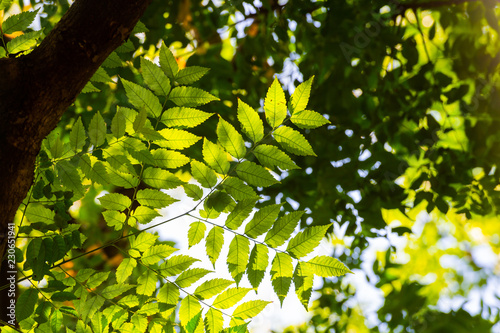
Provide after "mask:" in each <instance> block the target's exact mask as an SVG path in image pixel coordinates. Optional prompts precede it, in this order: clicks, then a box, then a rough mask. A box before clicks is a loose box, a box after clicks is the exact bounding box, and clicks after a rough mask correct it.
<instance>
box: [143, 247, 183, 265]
mask: <svg viewBox="0 0 500 333" xmlns="http://www.w3.org/2000/svg"><path fill="white" fill-rule="evenodd" d="M175 251H177V249H176V248H174V247H171V246H170V245H167V244H159V245H154V246H152V247H150V248H149V249H147V250H146V252H144V254H143V255H142V256H141V261H142V263H143V264H144V265H153V264H156V263H157V262H158V261H160V260H163V259H165V258H167V257H168V256H169V255H171V254H172V253H174V252H175Z"/></svg>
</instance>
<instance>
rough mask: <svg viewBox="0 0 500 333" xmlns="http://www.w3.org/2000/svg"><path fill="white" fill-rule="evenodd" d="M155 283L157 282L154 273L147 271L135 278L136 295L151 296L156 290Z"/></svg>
mask: <svg viewBox="0 0 500 333" xmlns="http://www.w3.org/2000/svg"><path fill="white" fill-rule="evenodd" d="M156 282H158V278H157V276H156V273H155V272H153V271H152V270H149V269H147V270H146V271H144V273H142V274H141V276H139V277H138V278H137V293H138V294H139V295H146V296H151V295H152V294H153V292H154V291H155V289H156Z"/></svg>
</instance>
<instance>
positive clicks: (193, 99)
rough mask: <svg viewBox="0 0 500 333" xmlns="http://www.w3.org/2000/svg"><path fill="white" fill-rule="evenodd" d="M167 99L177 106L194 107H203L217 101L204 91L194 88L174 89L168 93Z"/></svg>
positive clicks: (182, 87)
mask: <svg viewBox="0 0 500 333" xmlns="http://www.w3.org/2000/svg"><path fill="white" fill-rule="evenodd" d="M169 99H170V100H171V101H172V102H174V103H175V104H176V105H177V106H186V107H195V106H199V105H205V104H207V103H210V102H212V101H218V100H219V99H218V98H217V97H215V96H214V95H212V94H209V93H207V92H206V91H204V90H201V89H199V88H194V87H185V86H181V87H175V88H174V89H172V91H171V92H170V96H169Z"/></svg>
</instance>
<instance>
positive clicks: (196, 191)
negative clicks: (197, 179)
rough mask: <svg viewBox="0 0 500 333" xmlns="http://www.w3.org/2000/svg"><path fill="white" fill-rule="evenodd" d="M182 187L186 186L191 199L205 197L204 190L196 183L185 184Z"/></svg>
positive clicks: (185, 188) (185, 190)
mask: <svg viewBox="0 0 500 333" xmlns="http://www.w3.org/2000/svg"><path fill="white" fill-rule="evenodd" d="M182 187H184V192H186V195H187V196H188V197H190V198H191V199H193V200H195V201H198V200H201V198H203V190H202V189H201V188H200V187H199V186H197V185H194V184H183V185H182Z"/></svg>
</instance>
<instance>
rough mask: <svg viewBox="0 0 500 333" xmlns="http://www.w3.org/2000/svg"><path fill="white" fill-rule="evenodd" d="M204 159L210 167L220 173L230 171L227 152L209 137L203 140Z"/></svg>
mask: <svg viewBox="0 0 500 333" xmlns="http://www.w3.org/2000/svg"><path fill="white" fill-rule="evenodd" d="M203 159H204V160H205V162H206V163H207V164H208V166H209V167H211V168H212V169H214V170H215V171H216V172H218V173H221V174H226V173H227V172H228V171H229V161H228V160H227V155H226V152H225V151H224V150H223V149H222V147H221V146H219V145H217V144H215V143H212V142H210V141H208V140H207V139H204V140H203Z"/></svg>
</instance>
